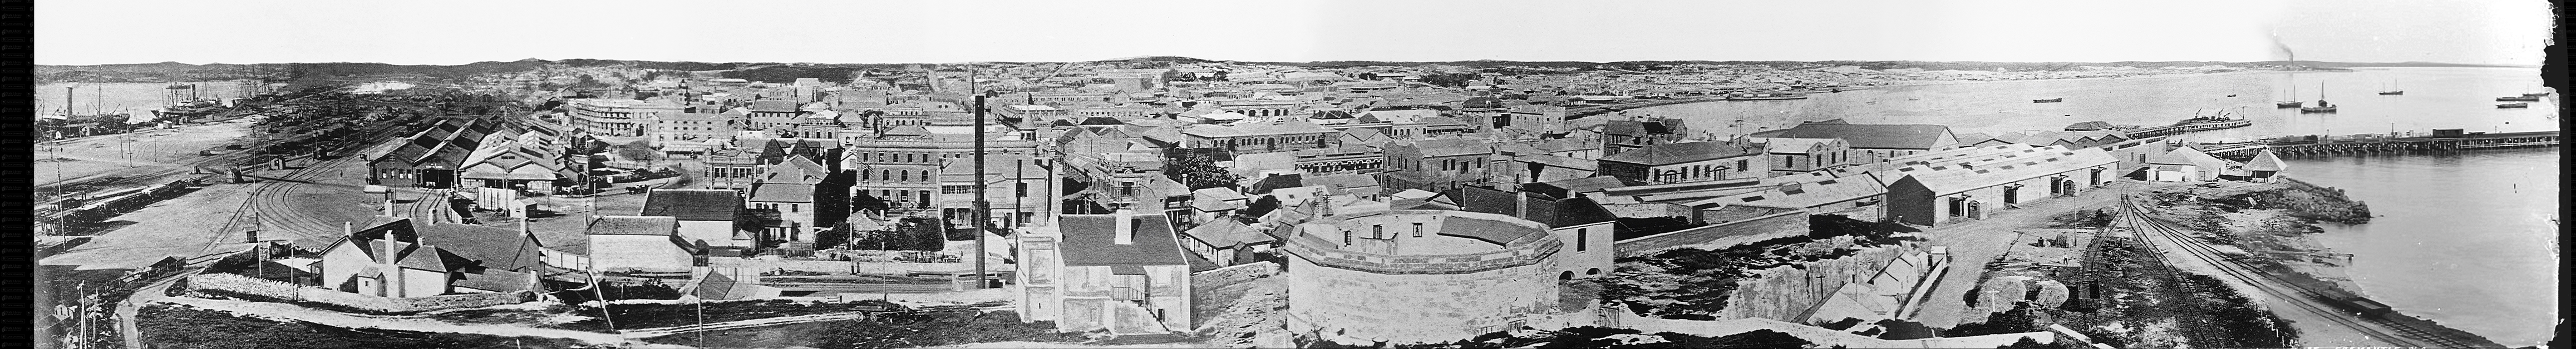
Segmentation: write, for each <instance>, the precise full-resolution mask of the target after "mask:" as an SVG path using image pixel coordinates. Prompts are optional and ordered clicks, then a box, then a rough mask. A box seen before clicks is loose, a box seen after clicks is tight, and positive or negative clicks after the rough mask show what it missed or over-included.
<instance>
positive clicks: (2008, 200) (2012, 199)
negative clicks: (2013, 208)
mask: <svg viewBox="0 0 2576 349" xmlns="http://www.w3.org/2000/svg"><path fill="white" fill-rule="evenodd" d="M2004 203H2005V204H2018V203H2021V186H2020V185H2019V184H2015V185H2013V186H2008V187H2004Z"/></svg>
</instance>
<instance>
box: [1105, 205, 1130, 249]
mask: <svg viewBox="0 0 2576 349" xmlns="http://www.w3.org/2000/svg"><path fill="white" fill-rule="evenodd" d="M1111 219H1113V220H1116V221H1118V226H1117V227H1118V228H1117V229H1118V231H1117V235H1116V236H1117V240H1115V242H1116V243H1117V244H1120V245H1132V244H1135V243H1136V210H1135V209H1129V208H1125V207H1120V208H1118V214H1116V215H1115V216H1113V217H1111Z"/></svg>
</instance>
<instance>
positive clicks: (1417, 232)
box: [1413, 222, 1422, 238]
mask: <svg viewBox="0 0 2576 349" xmlns="http://www.w3.org/2000/svg"><path fill="white" fill-rule="evenodd" d="M1413 237H1417V238H1418V237H1422V222H1414V223H1413Z"/></svg>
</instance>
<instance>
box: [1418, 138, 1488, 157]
mask: <svg viewBox="0 0 2576 349" xmlns="http://www.w3.org/2000/svg"><path fill="white" fill-rule="evenodd" d="M1413 148H1414V149H1419V150H1420V151H1421V153H1422V157H1424V158H1436V157H1447V156H1462V155H1477V154H1492V153H1493V152H1494V147H1493V146H1492V145H1487V144H1485V142H1484V141H1479V140H1474V139H1432V140H1423V141H1419V142H1413Z"/></svg>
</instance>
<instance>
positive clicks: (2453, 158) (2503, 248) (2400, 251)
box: [2282, 92, 2565, 347]
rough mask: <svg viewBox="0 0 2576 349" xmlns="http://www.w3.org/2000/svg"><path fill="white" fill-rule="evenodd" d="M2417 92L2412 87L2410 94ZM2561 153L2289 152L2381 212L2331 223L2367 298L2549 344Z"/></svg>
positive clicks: (2295, 162)
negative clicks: (2303, 155) (2367, 218)
mask: <svg viewBox="0 0 2576 349" xmlns="http://www.w3.org/2000/svg"><path fill="white" fill-rule="evenodd" d="M2409 93H2412V92H2409ZM2559 152H2560V150H2558V149H2521V150H2486V151H2469V152H2447V153H2417V154H2375V155H2361V156H2336V157H2316V158H2288V159H2282V160H2283V161H2284V162H2287V163H2289V165H2290V171H2289V173H2290V174H2291V175H2292V176H2295V177H2298V178H2299V179H2300V180H2305V181H2308V182H2309V183H2316V184H2317V185H2324V186H2331V187H2336V188H2343V189H2344V193H2345V194H2346V195H2349V196H2351V197H2352V198H2353V199H2357V200H2361V201H2363V202H2366V203H2369V204H2370V210H2371V213H2373V214H2377V215H2380V217H2377V218H2373V219H2372V220H2371V222H2370V224H2358V225H2337V224H2324V225H2323V226H2324V227H2325V228H2326V232H2325V233H2323V234H2320V235H2318V236H2317V240H2318V241H2319V242H2320V243H2323V244H2325V245H2326V247H2329V248H2333V249H2335V250H2336V251H2339V252H2343V253H2351V254H2353V258H2352V266H2350V267H2349V268H2347V269H2345V271H2346V272H2349V273H2350V274H2351V275H2352V277H2353V282H2355V283H2358V284H2360V285H2361V291H2362V293H2363V294H2366V295H2369V297H2371V299H2374V300H2378V301H2380V302H2381V303H2387V304H2388V305H2389V306H2390V307H2394V308H2396V309H2397V310H2398V311H2401V312H2405V313H2406V314H2410V315H2415V316H2419V317H2424V318H2427V319H2433V320H2434V321H2438V322H2441V323H2442V324H2443V325H2448V326H2451V327H2453V328H2458V329H2461V330H2465V331H2469V332H2470V333H2476V334H2478V335H2482V336H2486V337H2487V338H2488V339H2492V340H2495V341H2496V342H2497V343H2502V344H2504V345H2506V346H2510V347H2521V346H2526V345H2537V344H2540V343H2542V342H2547V341H2548V340H2549V334H2550V331H2551V330H2552V328H2551V326H2553V325H2555V321H2557V319H2558V315H2559V314H2558V309H2559V307H2558V306H2559V304H2558V291H2559V289H2560V288H2561V287H2563V286H2562V285H2564V284H2565V282H2564V281H2562V279H2561V278H2562V276H2561V275H2559V272H2558V257H2557V255H2558V254H2557V251H2555V250H2554V249H2555V248H2556V246H2558V237H2557V235H2558V234H2557V232H2558V229H2557V227H2556V226H2555V225H2553V224H2552V223H2551V222H2550V219H2552V218H2558V217H2557V214H2558V208H2559V207H2558V206H2559V205H2558V199H2559V198H2560V197H2561V196H2562V195H2564V193H2563V192H2561V191H2560V189H2561V186H2560V184H2559V182H2558V178H2559V177H2558V176H2559V171H2561V169H2560V168H2559V164H2558V159H2559Z"/></svg>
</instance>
